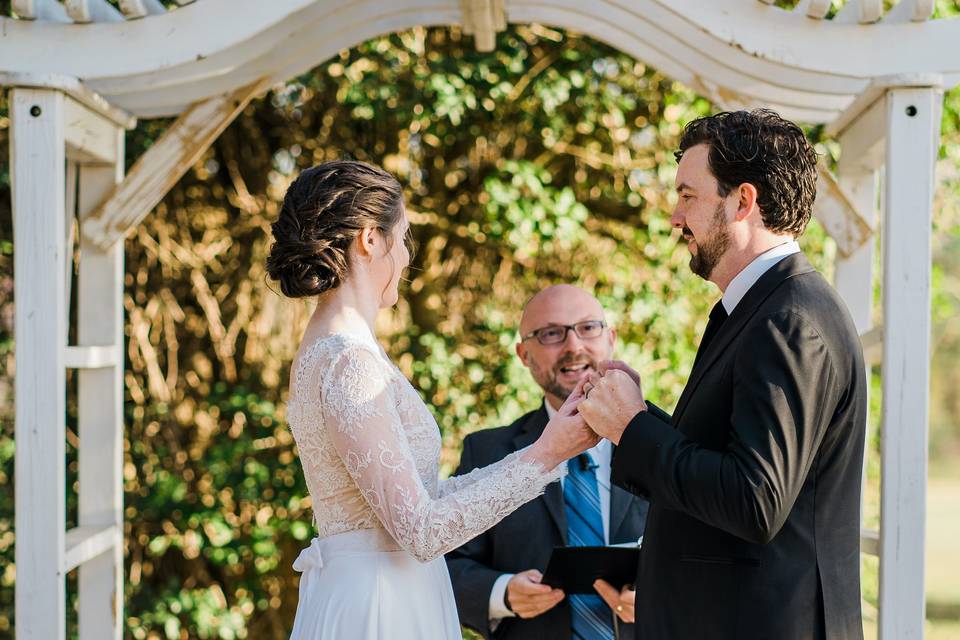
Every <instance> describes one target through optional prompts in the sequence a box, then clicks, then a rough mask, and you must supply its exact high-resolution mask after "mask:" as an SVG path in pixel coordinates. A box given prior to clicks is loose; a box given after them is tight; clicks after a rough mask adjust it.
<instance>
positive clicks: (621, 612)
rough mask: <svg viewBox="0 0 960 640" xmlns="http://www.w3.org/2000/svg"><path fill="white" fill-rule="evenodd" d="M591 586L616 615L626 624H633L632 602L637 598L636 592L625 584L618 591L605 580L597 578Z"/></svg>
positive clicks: (634, 618)
mask: <svg viewBox="0 0 960 640" xmlns="http://www.w3.org/2000/svg"><path fill="white" fill-rule="evenodd" d="M593 588H594V589H596V590H597V593H599V594H600V597H601V598H603V601H604V602H606V603H607V606H608V607H610V608H611V609H613V611H614V612H615V613H616V614H617V617H618V618H620V619H621V620H623V621H624V622H626V623H628V624H633V623H634V621H635V620H636V617H635V613H634V603H635V602H636V599H637V592H636V591H634V590H633V589H630V588H629V585H627V586H625V587H624V588H623V589H621V590H620V591H617V590H616V588H614V586H613V585H612V584H610V583H609V582H607V581H606V580H597V581H596V582H594V583H593Z"/></svg>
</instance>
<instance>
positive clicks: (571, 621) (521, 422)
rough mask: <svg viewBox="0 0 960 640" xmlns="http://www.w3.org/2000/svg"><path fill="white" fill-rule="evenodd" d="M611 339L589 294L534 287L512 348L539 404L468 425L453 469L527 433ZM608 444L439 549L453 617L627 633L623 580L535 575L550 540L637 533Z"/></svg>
mask: <svg viewBox="0 0 960 640" xmlns="http://www.w3.org/2000/svg"><path fill="white" fill-rule="evenodd" d="M615 344H616V330H615V329H614V328H613V327H611V326H609V325H608V324H607V322H606V320H605V317H604V312H603V307H602V306H601V305H600V302H599V301H598V300H597V299H596V298H595V297H594V296H593V295H591V294H589V293H587V292H586V291H584V290H583V289H580V288H578V287H575V286H572V285H555V286H552V287H549V288H547V289H544V290H543V291H541V292H539V293H538V294H537V295H535V296H534V297H533V298H532V299H531V300H530V301H529V302H528V303H527V305H526V306H525V308H524V310H523V315H522V318H521V320H520V341H519V342H518V344H517V345H516V352H517V356H518V357H519V358H520V360H521V361H522V362H523V364H524V365H525V366H526V367H527V369H529V370H530V374H531V375H532V376H533V378H534V380H535V381H536V382H537V384H538V385H539V386H540V388H541V389H543V392H544V401H543V404H542V405H541V406H540V407H539V408H537V409H536V410H534V411H531V412H530V413H527V414H526V415H524V416H521V417H520V418H519V419H518V420H517V421H515V422H514V423H513V424H511V425H508V426H505V427H500V428H496V429H485V430H482V431H478V432H476V433H473V434H470V435H468V436H467V437H466V438H465V439H464V441H463V454H462V456H461V458H460V467H459V468H458V469H457V471H456V474H462V473H467V472H469V471H471V470H472V469H475V468H477V467H483V466H485V465H488V464H490V463H492V462H496V461H497V460H499V459H501V458H503V457H504V456H506V455H508V454H510V453H512V452H514V451H517V450H519V449H522V448H524V447H526V446H527V445H529V444H530V443H532V442H533V441H534V440H536V439H537V437H538V436H539V435H540V433H541V431H543V428H544V426H545V425H546V424H547V421H548V420H549V418H550V416H552V415H553V414H554V412H555V411H556V410H557V408H559V407H560V405H561V404H562V403H563V401H564V400H565V399H566V397H567V396H568V395H569V394H570V392H571V391H572V390H573V389H574V387H576V386H577V383H578V382H580V380H581V379H582V378H584V377H585V376H587V375H589V373H590V372H592V371H596V370H597V367H598V365H599V363H600V362H601V361H603V360H608V359H610V358H611V357H612V355H613V351H614V346H615ZM612 446H613V445H611V443H610V442H609V441H607V440H601V441H600V444H598V445H597V446H596V447H594V448H593V449H591V450H589V451H587V452H586V453H585V454H583V455H581V456H580V457H578V458H574V459H572V460H571V461H570V462H569V468H568V475H567V477H566V478H565V479H564V480H563V481H562V482H555V483H553V484H551V485H548V486H547V489H546V492H545V493H544V495H543V496H541V497H540V498H538V499H535V500H533V501H531V502H529V503H527V504H526V505H524V506H523V507H521V508H519V509H518V510H517V511H515V512H514V513H513V514H511V515H509V516H507V517H506V518H504V519H503V520H502V521H501V522H500V523H499V524H498V525H496V526H495V527H493V528H492V529H490V530H488V531H486V532H485V533H483V534H482V535H480V536H478V537H477V538H474V539H473V540H471V541H470V542H468V543H467V544H465V545H463V546H462V547H460V548H459V549H456V550H454V551H452V552H450V553H449V554H447V566H448V568H449V570H450V577H451V580H452V583H453V590H454V594H455V596H456V600H457V610H458V612H459V615H460V621H461V623H462V624H464V625H465V626H467V627H470V628H472V629H474V630H476V631H477V632H479V633H481V634H483V636H484V637H485V638H491V637H496V638H498V639H507V640H512V639H515V640H519V639H527V638H550V639H562V638H572V639H581V638H582V639H584V640H595V639H596V640H600V639H612V638H614V637H615V629H614V627H615V626H617V627H619V629H617V630H616V631H617V632H618V634H619V637H623V638H632V637H633V624H632V623H633V622H634V613H633V603H634V596H635V592H634V591H633V590H631V589H630V586H632V585H630V586H628V587H624V588H623V589H617V588H614V587H613V586H611V585H609V584H606V583H604V582H602V581H601V582H598V583H597V584H596V585H595V588H596V589H598V592H597V593H596V594H595V595H568V594H565V593H563V592H562V591H560V590H558V589H553V588H551V587H549V586H547V585H544V584H542V583H541V579H542V574H543V571H544V570H545V568H546V566H547V561H548V560H549V558H550V554H551V551H552V550H553V547H555V546H564V545H577V546H600V545H606V544H617V543H630V542H636V541H637V540H638V539H639V538H640V537H641V536H642V535H643V529H644V523H645V521H646V515H647V507H648V504H647V501H646V500H644V499H643V498H640V497H638V496H634V495H632V494H631V493H629V492H627V491H624V490H623V489H621V488H619V487H616V486H612V485H611V484H610V460H611V455H612ZM456 474H455V475H456ZM641 624H642V621H641Z"/></svg>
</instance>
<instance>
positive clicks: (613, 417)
mask: <svg viewBox="0 0 960 640" xmlns="http://www.w3.org/2000/svg"><path fill="white" fill-rule="evenodd" d="M581 386H582V387H583V390H584V399H583V400H582V401H581V402H580V403H579V404H578V405H577V410H578V411H579V412H580V415H582V416H583V419H584V420H586V421H587V424H588V425H590V428H591V429H593V430H594V431H595V432H596V433H597V435H599V436H601V437H603V438H606V439H607V440H609V441H610V442H612V443H614V444H620V436H622V435H623V430H624V429H626V428H627V425H628V424H630V421H631V420H632V419H633V417H634V416H635V415H637V414H638V413H640V412H641V411H646V410H647V403H646V402H644V400H643V390H642V389H641V388H640V387H639V386H638V385H637V383H636V382H634V380H633V378H631V377H630V374H628V373H626V372H624V371H622V370H620V369H608V370H607V372H606V374H605V375H603V376H601V375H600V374H599V373H591V374H590V375H589V376H587V378H586V379H585V380H584V381H583V383H582V384H581Z"/></svg>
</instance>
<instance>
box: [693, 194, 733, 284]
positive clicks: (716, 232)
mask: <svg viewBox="0 0 960 640" xmlns="http://www.w3.org/2000/svg"><path fill="white" fill-rule="evenodd" d="M688 231H689V229H684V235H687V232H688ZM710 232H711V233H710V237H709V238H706V239H704V240H703V241H702V242H701V240H700V239H698V238H694V240H695V241H696V243H697V252H696V253H692V254H691V255H690V270H691V271H693V272H694V273H695V274H697V275H698V276H700V277H701V278H703V279H704V280H709V279H710V274H711V273H713V270H714V268H716V266H717V264H718V263H719V262H720V259H721V258H722V257H723V254H725V253H726V252H727V249H728V248H730V232H729V231H728V230H727V217H726V211H725V210H724V206H723V202H722V201H721V202H720V204H719V205H717V209H716V210H715V211H714V212H713V225H712V226H711V228H710ZM689 235H691V236H692V235H693V233H692V232H690V233H689Z"/></svg>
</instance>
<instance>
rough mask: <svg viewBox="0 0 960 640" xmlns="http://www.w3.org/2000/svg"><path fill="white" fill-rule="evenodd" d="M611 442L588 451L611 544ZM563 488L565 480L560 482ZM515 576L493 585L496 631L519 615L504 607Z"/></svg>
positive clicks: (492, 610)
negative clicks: (505, 620) (507, 619)
mask: <svg viewBox="0 0 960 640" xmlns="http://www.w3.org/2000/svg"><path fill="white" fill-rule="evenodd" d="M544 406H546V408H547V419H548V420H549V419H551V418H553V416H555V415H557V410H556V409H554V408H553V407H551V406H550V403H549V402H544ZM610 447H611V445H610V441H609V440H601V441H600V442H599V443H598V444H597V446H595V447H593V448H592V449H588V450H587V453H588V454H590V457H591V458H592V459H593V461H594V462H595V463H596V464H597V468H596V469H594V473H596V474H597V490H598V491H599V492H600V515H601V516H602V519H603V541H604V542H605V543H606V544H610V459H611V457H612V455H613V450H612V449H611V448H610ZM560 485H561V486H563V479H561V480H560ZM513 576H514V574H512V573H505V574H503V575H502V576H500V577H499V578H497V580H496V582H494V583H493V589H491V590H490V604H489V609H488V611H489V613H488V614H487V616H488V617H489V618H490V626H491V628H492V629H496V627H497V624H498V622H499V621H500V620H501V619H503V618H513V617H515V616H516V615H517V614H515V613H514V612H512V611H510V609H507V607H506V606H505V605H504V602H503V600H504V597H503V596H504V595H505V594H506V592H507V583H508V582H510V578H512V577H513Z"/></svg>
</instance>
